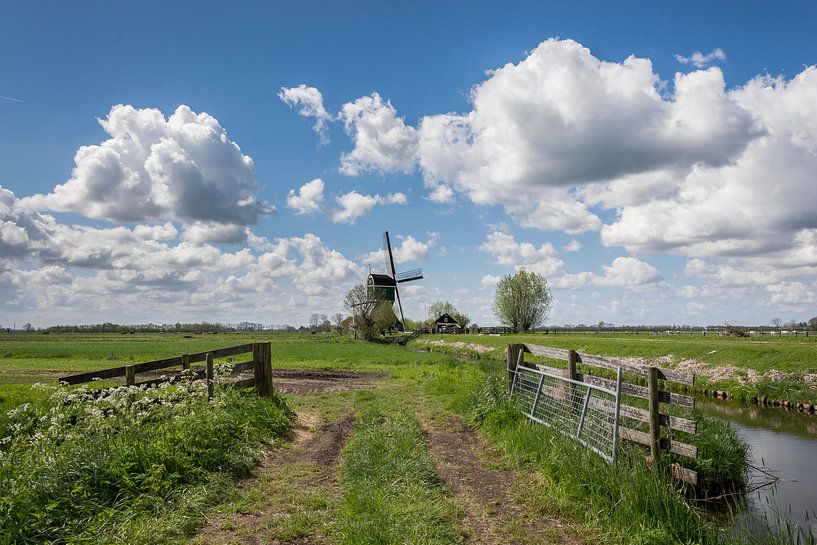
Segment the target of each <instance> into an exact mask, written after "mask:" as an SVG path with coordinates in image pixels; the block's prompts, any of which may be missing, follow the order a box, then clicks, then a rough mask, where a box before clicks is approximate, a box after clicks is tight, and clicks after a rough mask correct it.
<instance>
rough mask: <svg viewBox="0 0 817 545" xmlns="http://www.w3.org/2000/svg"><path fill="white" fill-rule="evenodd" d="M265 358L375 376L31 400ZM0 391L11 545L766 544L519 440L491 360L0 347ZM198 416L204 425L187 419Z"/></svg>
mask: <svg viewBox="0 0 817 545" xmlns="http://www.w3.org/2000/svg"><path fill="white" fill-rule="evenodd" d="M463 338H464V336H461V337H458V338H457V340H462V339H463ZM488 339H489V340H490V342H492V343H496V345H495V346H496V348H497V349H500V347H501V346H502V344H505V343H507V342H509V339H508V338H488ZM267 340H269V341H271V342H272V361H273V368H274V369H276V368H277V369H280V368H287V369H302V370H317V369H323V370H326V369H331V370H332V371H333V372H338V373H342V372H348V373H351V372H357V373H364V372H375V373H377V375H371V376H372V377H373V378H371V379H370V380H369V382H368V383H366V384H355V385H354V386H353V387H348V388H339V389H326V390H321V391H317V390H316V391H311V392H309V393H287V391H286V388H284V387H283V385H284V384H285V382H284V381H283V380H282V381H281V382H279V383H277V386H276V387H280V388H281V391H282V392H283V394H282V395H280V396H277V397H276V398H275V399H273V400H269V401H266V400H261V399H259V398H254V396H252V395H246V394H244V395H239V394H237V393H234V392H230V391H229V390H226V391H223V392H222V393H220V394H219V397H217V400H220V401H217V402H216V403H215V404H213V403H211V404H209V405H208V403H207V402H206V399H202V397H201V396H200V395H195V392H194V393H193V395H191V396H188V397H185V398H184V399H185V401H184V402H183V403H182V404H181V405H179V406H176V405H172V406H171V405H169V404H167V403H162V402H153V401H150V399H149V398H150V397H151V396H156V395H159V396H160V397H161V396H171V397H172V396H174V395H176V394H175V391H174V390H173V389H172V388H168V389H167V390H166V391H165V392H164V393H159V394H155V393H153V394H151V393H134V394H133V395H131V394H128V393H127V390H122V391H123V392H125V393H123V394H119V397H118V398H116V399H119V398H121V399H120V400H119V401H117V400H116V399H114V400H113V401H111V404H112V406H111V407H108V406H105V407H98V406H95V405H93V404H91V405H89V407H90V408H88V409H87V410H85V409H82V411H81V412H80V413H77V412H76V411H75V412H70V411H68V412H66V409H65V406H66V404H65V400H66V399H67V396H70V395H72V394H71V392H72V391H73V390H57V391H54V390H52V391H43V390H42V389H32V388H31V386H30V384H31V383H33V382H37V381H49V382H51V383H54V381H55V378H56V377H57V376H60V375H63V374H69V373H72V372H79V371H85V370H90V369H102V368H106V367H112V366H117V365H123V364H126V363H131V362H139V361H145V360H150V359H156V358H162V357H168V356H174V355H178V354H181V353H193V352H200V351H203V350H207V349H215V348H220V347H225V346H231V345H236V344H243V343H247V342H253V341H267ZM449 340H450V338H449ZM470 340H471V339H469V341H470ZM513 340H514V341H516V342H518V341H517V339H516V338H513ZM560 340H561V339H560ZM569 340H570V339H565V341H569ZM537 341H539V339H538V337H537ZM542 344H549V343H542ZM570 347H571V348H582V347H581V346H570ZM586 350H587V351H588V352H590V351H592V350H591V349H590V348H586ZM0 373H2V376H3V382H2V386H0V396H2V400H3V403H4V404H5V405H6V408H9V407H11V406H14V405H16V404H18V403H20V402H23V401H26V402H28V405H27V406H26V408H25V409H24V410H23V409H20V408H18V409H16V410H15V411H12V412H13V413H14V414H13V415H11V416H9V415H8V413H7V412H5V411H4V413H3V414H4V415H5V416H3V420H2V421H0V439H2V438H3V437H4V436H6V435H7V434H9V433H11V435H10V437H13V439H12V440H11V444H12V447H9V446H8V445H9V443H8V442H6V443H4V446H0V453H2V454H3V456H2V457H0V466H1V467H0V481H2V482H0V486H3V487H4V490H13V491H14V493H13V494H6V495H4V496H3V499H2V500H0V531H1V532H2V533H0V537H3V538H5V542H9V543H40V542H51V543H121V542H127V543H134V544H142V543H145V544H146V543H157V544H158V543H191V544H197V545H198V544H202V545H203V544H216V543H244V542H257V541H264V542H272V543H301V542H314V543H343V544H350V545H351V544H392V543H394V544H397V543H401V544H402V543H405V544H409V543H427V544H432V545H433V544H439V545H444V544H457V543H469V542H472V541H473V540H474V538H475V537H479V538H480V539H481V541H480V542H484V543H491V544H493V543H497V544H498V543H510V542H515V543H521V544H526V543H530V544H533V543H571V544H577V543H597V544H608V543H609V544H622V545H623V544H630V543H638V544H642V545H663V544H670V543H701V544H720V543H741V544H743V543H765V542H768V543H773V542H776V541H774V539H776V538H774V537H769V536H771V534H768V535H764V534H762V533H756V534H754V535H753V536H749V537H734V536H732V537H726V536H727V535H728V532H725V531H724V522H723V520H721V519H719V518H717V517H712V516H709V515H707V514H706V513H703V512H700V511H699V510H697V509H696V508H694V507H692V504H691V503H690V501H691V499H690V497H689V495H684V494H681V493H678V491H677V490H676V487H675V485H673V483H672V482H671V481H670V480H669V479H668V477H667V476H666V475H664V474H663V473H661V472H657V471H654V470H652V469H651V468H650V467H649V466H647V465H646V464H644V460H643V453H642V452H641V451H639V450H637V449H632V450H627V451H626V452H624V453H623V455H622V457H621V459H620V462H619V465H618V467H617V468H615V469H613V468H611V466H609V465H608V464H606V463H600V462H599V460H600V459H597V458H596V457H595V456H594V455H592V454H590V453H588V452H586V451H583V450H582V449H578V448H576V446H575V445H574V444H572V443H570V442H569V441H568V440H566V439H565V438H564V437H563V436H561V435H560V434H558V433H553V432H552V431H550V430H548V429H546V428H543V427H541V426H531V425H529V423H528V422H527V421H526V419H524V418H522V417H521V416H520V415H519V414H518V411H516V410H515V408H514V406H513V405H512V404H511V403H510V401H509V400H508V399H507V396H506V394H505V392H506V388H505V385H504V384H505V383H504V380H505V379H504V366H503V365H502V364H500V363H497V362H493V361H490V360H484V361H468V360H464V359H462V358H457V357H453V356H450V355H446V354H439V353H430V352H426V351H418V350H412V349H411V348H408V349H407V348H405V347H399V346H394V345H384V344H373V343H364V342H355V341H352V340H351V339H350V338H349V337H348V336H347V337H341V336H336V335H303V334H279V333H265V334H257V333H253V334H219V335H187V336H186V335H183V334H143V335H85V334H63V335H31V336H23V335H10V336H8V335H7V336H3V337H0ZM8 379H11V380H12V381H13V382H12V381H9V380H8ZM123 399H127V400H128V401H122V400H123ZM145 399H147V401H140V400H145ZM213 405H215V407H214V408H215V409H217V410H213V415H212V418H211V419H209V420H208V419H201V418H193V417H192V416H191V415H201V414H206V413H207V412H209V411H210V410H211V409H208V407H212V406H213ZM69 406H73V405H70V404H69ZM180 407H181V408H180ZM112 408H116V410H114V411H113V412H110V413H109V412H108V409H112ZM95 409H100V410H95ZM73 410H74V409H72V411H73ZM76 410H77V411H80V409H76ZM54 415H60V416H59V417H58V418H57V419H56V421H55V420H54ZM295 415H297V417H296V416H295ZM43 417H46V418H45V419H43ZM55 422H56V424H55ZM15 425H17V426H18V427H17V428H14V426H15ZM54 426H56V427H54ZM12 430H16V431H12ZM49 430H50V431H49ZM66 430H68V436H66V435H65V433H64V432H66ZM74 431H78V432H79V433H74ZM722 432H723V430H720V431H719V433H722ZM726 435H728V433H727V434H726ZM237 438H238V439H240V440H237ZM31 446H35V447H36V448H30V447H31ZM702 448H704V447H702ZM3 449H4V450H3ZM446 453H447V454H448V456H447V457H446ZM707 456H712V454H707V453H706V452H702V457H704V458H706V457H707ZM465 462H467V463H465ZM64 474H70V475H73V476H74V478H73V479H71V480H66V479H61V478H60V476H61V475H64ZM764 539H766V540H767V541H765V542H764V541H763V540H764ZM778 542H779V541H778ZM784 542H785V541H784ZM791 542H794V541H791ZM804 543H806V542H805V541H804Z"/></svg>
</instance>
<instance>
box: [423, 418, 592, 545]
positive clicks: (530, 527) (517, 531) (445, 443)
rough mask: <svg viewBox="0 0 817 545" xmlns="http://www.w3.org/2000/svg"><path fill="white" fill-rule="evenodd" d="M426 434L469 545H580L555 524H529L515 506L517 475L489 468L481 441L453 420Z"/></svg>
mask: <svg viewBox="0 0 817 545" xmlns="http://www.w3.org/2000/svg"><path fill="white" fill-rule="evenodd" d="M424 432H425V433H426V436H427V438H428V441H429V444H430V446H431V454H432V456H433V457H434V461H435V463H436V465H437V472H438V473H439V475H440V478H441V479H442V480H443V481H444V482H445V483H446V484H447V485H448V487H449V488H450V489H451V491H452V492H453V493H454V496H455V497H456V498H457V501H458V502H459V504H460V505H461V507H462V509H463V511H464V517H463V521H462V523H463V526H464V527H465V528H466V530H467V531H468V533H469V538H468V543H469V544H475V545H476V544H478V545H533V544H537V545H540V544H541V545H545V544H571V545H573V544H578V543H580V542H579V540H578V539H577V538H576V537H575V536H574V535H573V534H572V532H571V531H570V529H569V528H567V527H566V526H564V525H562V524H561V523H560V522H559V521H557V520H553V519H547V518H536V519H534V518H532V517H531V514H530V513H525V512H523V511H522V509H520V508H519V506H518V505H517V503H516V501H515V494H516V493H517V492H518V491H519V490H518V488H515V486H514V484H515V483H517V482H519V481H520V475H518V474H517V472H515V471H511V470H506V469H497V468H493V467H490V465H489V464H488V462H487V461H486V457H487V452H486V448H485V444H484V442H483V440H482V438H481V437H480V436H479V434H478V433H477V431H476V430H474V429H473V428H471V427H469V426H468V425H466V424H465V423H464V422H462V421H461V420H459V419H458V418H455V417H448V418H447V419H446V421H445V422H442V423H434V424H427V425H425V426H424Z"/></svg>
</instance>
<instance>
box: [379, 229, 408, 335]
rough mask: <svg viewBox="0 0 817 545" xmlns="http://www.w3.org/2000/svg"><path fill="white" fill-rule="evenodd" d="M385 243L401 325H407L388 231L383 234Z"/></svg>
mask: <svg viewBox="0 0 817 545" xmlns="http://www.w3.org/2000/svg"><path fill="white" fill-rule="evenodd" d="M383 242H385V244H386V248H385V250H386V253H387V255H388V258H387V261H388V265H389V268H390V270H391V277H392V278H394V279H395V283H394V294H395V295H396V296H397V308H398V309H400V323H401V324H405V323H406V317H405V316H403V304H402V303H401V302H400V290H398V289H397V278H396V277H397V272H396V271H395V269H394V255H392V252H391V240H389V232H388V231H386V232H385V233H383Z"/></svg>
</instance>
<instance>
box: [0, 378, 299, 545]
mask: <svg viewBox="0 0 817 545" xmlns="http://www.w3.org/2000/svg"><path fill="white" fill-rule="evenodd" d="M49 394H50V395H49V396H48V398H46V399H45V400H40V401H38V402H35V403H29V404H24V405H21V406H19V407H17V408H16V409H14V410H13V411H11V414H9V415H8V419H7V421H6V425H7V426H8V428H7V430H6V433H7V434H8V435H5V434H4V437H5V439H3V443H4V444H3V445H2V447H0V448H1V449H2V450H0V489H1V490H3V495H2V496H0V542H2V543H49V542H60V543H64V542H70V543H111V542H126V543H170V542H175V541H178V540H181V539H182V538H183V537H184V536H185V535H187V534H189V533H190V532H191V531H193V530H194V529H195V528H196V527H197V526H198V525H199V524H200V522H201V519H202V516H203V515H202V513H203V511H204V510H205V509H206V508H207V507H208V506H210V505H212V504H215V503H219V502H221V501H223V500H224V499H225V498H226V497H229V495H230V494H233V493H234V488H233V484H232V483H233V481H234V479H235V478H237V477H239V476H241V475H243V474H245V473H246V472H247V471H248V470H249V468H251V467H252V466H253V465H254V463H255V462H256V460H257V455H258V452H259V447H260V446H261V445H262V444H264V443H268V442H270V441H274V440H275V439H276V438H278V437H282V436H283V434H284V433H285V432H286V431H287V430H288V429H289V426H290V423H291V413H290V411H289V410H288V409H287V407H286V405H285V404H284V403H283V401H282V400H281V399H280V398H272V399H262V398H259V397H257V396H255V395H253V394H246V393H241V392H236V391H232V390H224V389H220V388H219V389H217V395H216V397H215V398H214V399H213V401H210V402H208V400H207V395H206V389H204V388H203V382H196V383H190V382H184V383H180V384H177V385H173V386H166V387H163V388H157V389H153V390H150V391H144V390H140V389H138V388H133V387H132V388H118V389H115V390H111V391H110V392H109V393H108V394H107V395H103V396H91V395H88V394H87V393H86V391H85V390H84V389H79V390H69V389H66V388H61V387H53V388H52V389H51V391H50V392H49Z"/></svg>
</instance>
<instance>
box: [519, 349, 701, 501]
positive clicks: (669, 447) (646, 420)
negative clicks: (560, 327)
mask: <svg viewBox="0 0 817 545" xmlns="http://www.w3.org/2000/svg"><path fill="white" fill-rule="evenodd" d="M526 353H527V354H533V355H535V356H542V357H545V358H550V359H555V360H562V361H565V362H567V369H561V368H555V367H551V366H548V365H544V364H540V363H532V362H525V359H524V358H525V354H526ZM507 363H508V381H509V384H510V381H512V380H513V375H514V374H515V372H516V366H517V365H523V366H528V367H536V368H538V369H540V370H542V371H546V372H550V373H559V374H562V375H564V376H566V377H568V378H570V379H572V380H576V381H579V382H585V383H587V384H593V385H596V386H601V387H603V388H607V389H610V390H615V388H616V381H615V379H611V378H605V377H603V376H598V375H594V374H592V373H593V371H594V370H597V369H606V370H608V371H613V372H615V371H616V370H617V369H618V368H619V367H620V368H621V370H622V372H623V374H624V376H625V378H626V377H629V376H637V377H641V379H640V381H643V382H644V383H645V384H644V385H641V384H634V383H632V382H626V381H623V382H622V383H621V393H622V394H623V395H626V396H631V397H635V398H641V399H645V400H646V401H647V408H646V409H643V408H640V407H633V406H630V405H625V404H624V403H622V404H621V418H622V419H627V420H629V421H632V422H636V423H640V425H641V426H642V427H645V426H644V425H645V424H647V425H648V426H649V431H648V432H645V431H640V430H637V429H634V428H632V427H628V426H624V425H621V426H619V437H620V438H621V439H624V440H627V441H631V442H634V443H638V444H641V445H644V446H647V447H649V448H650V459H651V461H653V462H654V463H660V460H661V455H662V453H663V452H671V453H673V454H677V455H679V456H684V457H687V458H697V457H698V447H696V446H695V445H691V444H689V443H685V442H682V441H680V440H678V439H676V438H675V437H674V432H683V433H686V434H689V435H695V434H696V433H697V431H698V425H697V423H696V422H695V421H694V420H692V419H689V418H683V417H680V416H675V415H669V414H666V413H662V412H661V408H660V407H661V403H664V404H667V405H676V406H679V407H683V408H686V409H689V410H692V409H694V408H695V398H693V397H690V396H687V395H682V394H677V393H674V392H668V391H665V390H662V389H661V382H659V381H665V382H674V383H676V384H683V385H685V386H689V387H691V386H692V385H693V383H694V380H695V374H694V373H687V372H683V371H677V370H675V369H665V368H661V367H652V366H648V365H641V364H638V363H634V362H631V361H625V360H620V359H615V358H607V357H603V356H595V355H592V354H583V353H581V352H576V351H575V350H564V349H561V348H551V347H548V346H540V345H536V344H509V345H508V351H507ZM578 364H582V371H583V372H582V373H580V372H579V369H578ZM596 372H598V371H596ZM630 380H632V379H630ZM594 408H596V409H599V410H609V411H615V407H614V406H612V405H610V406H607V404H604V403H602V402H600V403H599V404H598V406H597V407H594ZM623 423H624V422H623ZM662 429H663V432H662ZM671 470H672V474H673V476H674V477H675V478H677V479H680V480H683V481H686V482H688V483H690V484H692V485H697V484H698V474H697V473H696V472H695V471H692V470H690V469H687V468H685V467H683V466H682V465H681V464H672V465H671Z"/></svg>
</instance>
